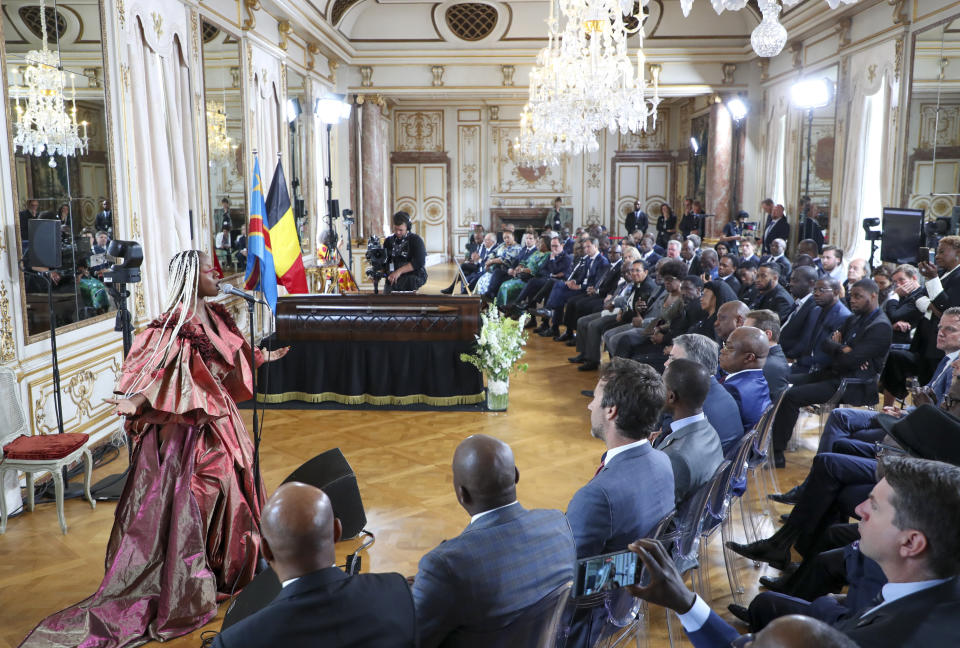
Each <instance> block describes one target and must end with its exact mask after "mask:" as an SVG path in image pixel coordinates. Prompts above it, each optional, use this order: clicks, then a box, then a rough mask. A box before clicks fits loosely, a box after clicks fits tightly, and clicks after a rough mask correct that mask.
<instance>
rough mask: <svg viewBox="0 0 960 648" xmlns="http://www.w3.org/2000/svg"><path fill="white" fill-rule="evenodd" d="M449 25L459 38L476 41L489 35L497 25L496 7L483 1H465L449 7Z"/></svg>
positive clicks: (447, 19)
mask: <svg viewBox="0 0 960 648" xmlns="http://www.w3.org/2000/svg"><path fill="white" fill-rule="evenodd" d="M444 17H445V19H446V22H447V27H449V28H450V31H451V32H453V33H454V34H455V35H456V36H457V37H458V38H460V39H462V40H465V41H470V42H475V41H479V40H483V39H484V38H486V37H487V36H489V35H490V34H491V33H492V32H493V30H494V28H495V27H496V26H497V20H499V13H498V12H497V9H496V7H493V6H491V5H488V4H483V3H481V2H464V3H462V4H455V5H452V6H450V7H448V8H447V11H446V14H445V16H444Z"/></svg>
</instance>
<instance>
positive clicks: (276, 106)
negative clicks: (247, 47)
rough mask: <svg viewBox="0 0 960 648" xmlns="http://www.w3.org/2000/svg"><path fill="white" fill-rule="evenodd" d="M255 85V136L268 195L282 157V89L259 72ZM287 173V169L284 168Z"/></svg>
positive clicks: (265, 192) (255, 77)
mask: <svg viewBox="0 0 960 648" xmlns="http://www.w3.org/2000/svg"><path fill="white" fill-rule="evenodd" d="M253 80H254V87H255V88H256V90H255V93H254V108H253V110H254V136H255V137H256V148H257V155H258V157H259V158H260V178H261V180H263V197H264V198H266V197H267V191H269V189H270V183H271V182H272V181H273V172H274V170H275V169H276V168H277V161H278V160H279V159H280V157H279V153H280V151H281V148H280V147H281V144H280V128H281V124H280V89H279V88H278V87H277V85H278V84H277V83H276V82H274V80H272V79H271V78H270V77H269V76H266V75H261V74H260V73H257V74H256V75H254V77H253ZM284 173H286V169H285V170H284Z"/></svg>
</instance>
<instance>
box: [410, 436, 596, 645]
mask: <svg viewBox="0 0 960 648" xmlns="http://www.w3.org/2000/svg"><path fill="white" fill-rule="evenodd" d="M519 480H520V472H519V471H518V470H517V467H516V464H515V463H514V459H513V451H512V450H511V449H510V446H508V445H507V444H506V443H504V442H503V441H500V440H498V439H495V438H493V437H491V436H487V435H485V434H475V435H473V436H470V437H467V438H466V439H464V440H463V442H461V443H460V445H459V446H457V449H456V451H455V452H454V454H453V489H454V493H455V494H456V496H457V501H458V502H459V503H460V506H462V507H463V509H464V510H465V511H466V512H467V514H469V515H470V524H468V525H467V528H466V529H464V530H463V532H462V533H461V534H460V535H459V536H457V537H455V538H451V539H450V540H446V541H445V542H442V543H441V544H439V545H438V546H437V547H436V548H434V549H433V550H432V551H431V552H430V553H428V554H427V555H425V556H424V557H423V558H422V559H421V560H420V566H419V571H418V572H417V575H416V577H415V578H414V581H413V598H414V601H415V603H416V608H417V622H418V625H419V627H420V637H421V640H420V645H421V646H422V647H423V648H433V647H434V646H439V645H441V644H442V645H443V646H444V647H445V648H455V647H456V646H460V645H464V644H465V643H467V642H469V641H470V639H471V635H472V634H474V633H477V632H483V633H489V632H490V631H493V630H496V629H497V628H500V627H503V626H505V625H507V624H508V623H509V622H510V621H512V620H513V619H514V618H515V617H516V616H517V615H518V614H522V611H523V610H525V609H527V608H530V607H531V606H533V605H534V604H536V603H537V602H538V601H540V600H541V599H543V598H544V597H546V596H547V595H548V594H550V593H551V592H552V591H553V590H555V589H556V588H558V587H560V586H561V585H563V584H564V583H566V582H567V581H572V580H573V576H574V564H575V563H576V560H577V551H576V546H575V545H574V542H573V531H572V530H571V529H570V524H569V523H568V522H567V518H566V517H565V516H564V515H563V513H561V512H560V511H555V510H548V509H533V510H529V511H528V510H527V509H525V508H523V506H521V505H520V503H519V502H518V501H517V490H516V485H517V482H518V481H519ZM474 641H475V640H474ZM470 645H474V643H470Z"/></svg>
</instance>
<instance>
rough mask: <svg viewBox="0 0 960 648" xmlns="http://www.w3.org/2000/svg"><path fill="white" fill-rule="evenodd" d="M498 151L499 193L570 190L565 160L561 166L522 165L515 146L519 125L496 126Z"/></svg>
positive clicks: (496, 167)
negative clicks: (532, 166) (568, 188)
mask: <svg viewBox="0 0 960 648" xmlns="http://www.w3.org/2000/svg"><path fill="white" fill-rule="evenodd" d="M492 134H493V141H494V142H495V143H496V147H497V148H496V154H495V155H494V156H493V159H492V162H493V167H494V173H495V178H496V183H495V185H494V192H495V193H502V194H544V193H547V194H557V193H559V194H562V193H568V190H567V166H568V164H569V161H568V160H566V159H564V160H563V161H562V162H561V163H560V164H559V165H558V166H541V167H537V168H531V167H528V166H524V165H522V164H520V163H519V162H518V160H517V158H516V153H515V152H514V149H513V142H514V139H515V138H516V137H517V136H518V135H520V127H519V126H495V127H493V133H492Z"/></svg>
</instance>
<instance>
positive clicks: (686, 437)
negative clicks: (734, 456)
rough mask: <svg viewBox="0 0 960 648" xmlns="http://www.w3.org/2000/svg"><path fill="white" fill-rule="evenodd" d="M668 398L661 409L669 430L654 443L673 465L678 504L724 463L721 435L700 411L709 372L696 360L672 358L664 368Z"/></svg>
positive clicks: (705, 394)
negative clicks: (668, 420) (667, 420)
mask: <svg viewBox="0 0 960 648" xmlns="http://www.w3.org/2000/svg"><path fill="white" fill-rule="evenodd" d="M663 384H664V387H665V388H666V392H667V398H666V401H665V404H664V410H666V411H667V412H669V413H670V415H671V416H672V417H673V421H672V422H671V424H670V429H671V432H670V434H668V435H667V436H666V437H665V438H663V439H657V441H655V442H654V444H655V446H656V447H657V448H658V449H660V450H662V451H663V452H665V453H666V455H667V457H669V458H670V465H671V466H673V481H674V492H675V493H676V502H677V507H678V508H679V507H680V505H681V503H682V502H683V501H685V500H686V499H687V496H688V495H690V493H692V492H694V491H696V490H697V489H698V488H700V487H701V486H702V485H704V484H706V483H707V482H708V481H710V478H711V477H713V473H714V472H716V470H717V467H719V466H720V464H721V463H723V449H722V448H721V447H720V437H719V436H718V435H717V431H716V430H714V429H713V426H712V425H710V422H709V421H708V420H707V419H706V417H705V416H704V414H703V401H705V400H706V398H707V392H709V391H710V374H708V373H707V370H706V369H704V368H703V366H702V365H700V364H699V363H697V362H694V361H693V360H686V359H675V360H671V361H670V364H669V365H668V366H667V368H666V369H664V371H663Z"/></svg>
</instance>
